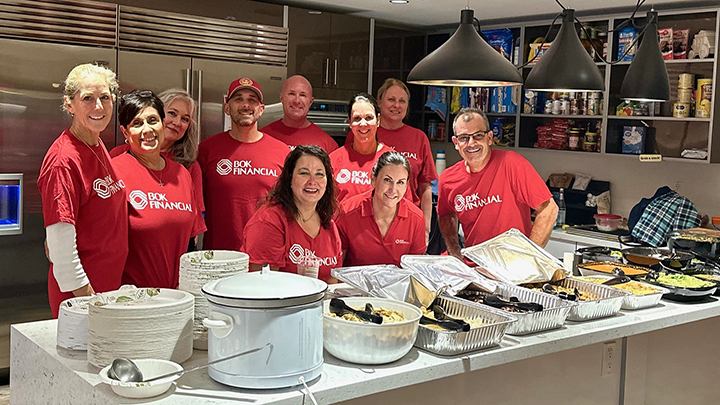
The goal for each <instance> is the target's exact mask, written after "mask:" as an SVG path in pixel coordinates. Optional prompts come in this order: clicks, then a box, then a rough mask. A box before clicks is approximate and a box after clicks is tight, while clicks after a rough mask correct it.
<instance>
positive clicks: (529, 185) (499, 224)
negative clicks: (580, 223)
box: [437, 108, 558, 259]
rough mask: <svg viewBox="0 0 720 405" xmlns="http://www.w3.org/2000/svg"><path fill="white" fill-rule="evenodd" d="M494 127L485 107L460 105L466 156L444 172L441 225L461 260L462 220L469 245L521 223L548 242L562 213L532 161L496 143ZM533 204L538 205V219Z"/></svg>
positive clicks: (458, 129) (458, 125)
mask: <svg viewBox="0 0 720 405" xmlns="http://www.w3.org/2000/svg"><path fill="white" fill-rule="evenodd" d="M489 128H490V126H489V124H488V119H487V117H486V116H485V114H484V113H483V112H482V111H480V110H478V109H475V108H464V109H462V110H460V112H458V114H457V116H456V117H455V121H454V122H453V132H454V133H455V136H453V143H454V144H455V149H457V150H458V152H460V156H461V157H462V158H463V160H462V161H460V162H458V163H456V164H455V165H453V166H451V167H449V168H447V169H446V170H445V171H444V172H443V173H442V174H441V175H440V180H439V196H438V206H437V212H438V224H439V226H440V232H441V233H442V235H443V237H444V238H445V243H446V244H447V248H448V253H449V254H451V255H453V256H455V257H458V258H460V259H462V255H461V254H460V244H459V242H458V236H457V232H458V221H459V222H460V223H461V224H462V227H463V231H464V233H465V245H466V246H473V245H477V244H479V243H482V242H484V241H486V240H488V239H491V238H493V237H495V236H497V235H500V234H501V233H503V232H505V231H507V230H509V229H510V228H517V229H519V230H520V231H521V232H522V233H523V234H525V235H526V236H528V237H529V238H530V239H531V240H532V241H533V242H535V243H537V244H538V245H540V246H542V247H544V246H545V245H546V244H547V242H548V240H549V239H550V232H551V231H552V228H553V225H554V224H555V218H556V216H557V212H558V207H557V205H556V204H555V201H554V200H553V198H552V194H551V193H550V190H549V189H548V188H547V186H546V185H545V182H544V181H543V180H542V178H540V175H538V173H537V171H535V168H533V167H532V165H531V164H530V162H528V161H527V160H526V159H525V158H524V157H522V156H521V155H520V154H518V153H516V152H513V151H505V150H492V149H491V148H490V145H491V144H492V135H490V132H491V131H490V130H489ZM531 209H534V210H535V223H534V224H533V223H532V222H531V221H530V210H531Z"/></svg>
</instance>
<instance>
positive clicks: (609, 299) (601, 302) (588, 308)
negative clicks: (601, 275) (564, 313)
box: [532, 278, 630, 322]
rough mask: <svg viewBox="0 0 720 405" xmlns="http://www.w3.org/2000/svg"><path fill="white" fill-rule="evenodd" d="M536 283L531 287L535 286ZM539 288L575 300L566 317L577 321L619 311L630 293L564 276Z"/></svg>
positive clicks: (609, 314)
mask: <svg viewBox="0 0 720 405" xmlns="http://www.w3.org/2000/svg"><path fill="white" fill-rule="evenodd" d="M537 284H538V283H536V285H534V286H532V287H533V288H537V287H538V286H537ZM539 288H540V289H541V290H543V291H545V292H548V293H553V294H556V295H557V296H558V297H561V298H564V299H568V300H570V301H575V302H577V305H575V306H573V307H572V308H570V313H569V314H568V317H567V319H568V320H569V321H579V322H582V321H589V320H591V319H597V318H604V317H608V316H613V315H616V314H617V313H618V312H620V307H621V306H622V303H623V300H624V299H625V296H626V295H628V294H630V293H629V292H626V291H620V290H616V289H614V288H610V287H608V286H604V285H600V284H594V283H590V282H587V281H582V280H578V279H575V278H566V279H563V280H560V281H556V282H553V283H552V284H550V283H546V284H544V285H541V286H539Z"/></svg>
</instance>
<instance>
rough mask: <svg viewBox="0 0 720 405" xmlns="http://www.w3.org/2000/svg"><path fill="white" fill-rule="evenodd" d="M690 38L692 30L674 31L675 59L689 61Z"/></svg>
mask: <svg viewBox="0 0 720 405" xmlns="http://www.w3.org/2000/svg"><path fill="white" fill-rule="evenodd" d="M689 38H690V30H689V29H688V28H685V29H676V30H674V31H673V41H672V43H673V59H687V47H688V39H689Z"/></svg>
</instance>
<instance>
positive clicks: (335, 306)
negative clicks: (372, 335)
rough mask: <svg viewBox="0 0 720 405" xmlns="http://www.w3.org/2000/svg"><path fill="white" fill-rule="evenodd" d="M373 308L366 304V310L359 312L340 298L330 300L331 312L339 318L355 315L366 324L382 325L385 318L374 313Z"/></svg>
mask: <svg viewBox="0 0 720 405" xmlns="http://www.w3.org/2000/svg"><path fill="white" fill-rule="evenodd" d="M373 311H374V310H373V307H372V305H370V303H367V304H365V309H364V310H362V311H358V310H357V309H355V308H353V307H351V306H349V305H348V304H346V303H345V301H343V300H341V299H340V298H333V299H331V300H330V312H332V313H333V314H335V315H337V316H343V315H345V314H348V313H350V314H355V316H357V317H358V318H360V320H362V321H364V322H370V323H376V324H378V325H380V324H382V321H383V318H382V316H381V315H378V314H376V313H374V312H373Z"/></svg>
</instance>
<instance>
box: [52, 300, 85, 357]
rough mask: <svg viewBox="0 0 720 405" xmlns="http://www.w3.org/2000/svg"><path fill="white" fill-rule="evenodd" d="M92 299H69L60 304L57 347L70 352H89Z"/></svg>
mask: <svg viewBox="0 0 720 405" xmlns="http://www.w3.org/2000/svg"><path fill="white" fill-rule="evenodd" d="M89 301H90V297H75V298H68V299H66V300H65V301H63V302H62V303H60V312H58V327H57V345H58V346H60V347H64V348H66V349H70V350H87V332H88V302H89Z"/></svg>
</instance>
